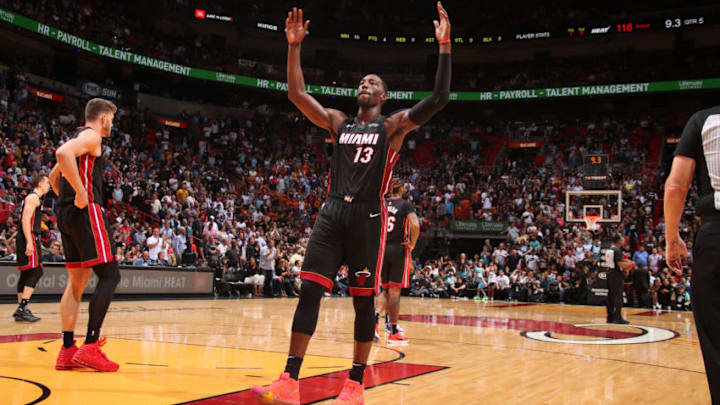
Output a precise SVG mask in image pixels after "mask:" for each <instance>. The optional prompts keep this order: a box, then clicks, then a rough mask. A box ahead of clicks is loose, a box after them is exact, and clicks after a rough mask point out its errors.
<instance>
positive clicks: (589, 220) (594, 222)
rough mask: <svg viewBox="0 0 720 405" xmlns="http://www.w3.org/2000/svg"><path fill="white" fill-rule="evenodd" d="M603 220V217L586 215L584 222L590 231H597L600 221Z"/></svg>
mask: <svg viewBox="0 0 720 405" xmlns="http://www.w3.org/2000/svg"><path fill="white" fill-rule="evenodd" d="M600 219H602V216H601V215H585V216H584V217H583V221H585V226H586V227H587V229H588V230H591V231H595V230H597V228H598V221H599V220H600Z"/></svg>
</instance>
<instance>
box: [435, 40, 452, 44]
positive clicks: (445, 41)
mask: <svg viewBox="0 0 720 405" xmlns="http://www.w3.org/2000/svg"><path fill="white" fill-rule="evenodd" d="M449 43H450V40H449V39H446V40H444V41H438V44H440V45H447V44H449Z"/></svg>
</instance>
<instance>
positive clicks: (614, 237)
mask: <svg viewBox="0 0 720 405" xmlns="http://www.w3.org/2000/svg"><path fill="white" fill-rule="evenodd" d="M612 241H613V245H614V244H616V243H618V242H620V241H625V238H624V237H623V236H622V235H620V234H619V233H616V234H615V236H613V238H612Z"/></svg>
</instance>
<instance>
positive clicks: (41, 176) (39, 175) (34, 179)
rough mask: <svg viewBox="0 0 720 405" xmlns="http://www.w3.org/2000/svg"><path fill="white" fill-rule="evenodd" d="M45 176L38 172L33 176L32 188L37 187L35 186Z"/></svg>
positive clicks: (45, 177)
mask: <svg viewBox="0 0 720 405" xmlns="http://www.w3.org/2000/svg"><path fill="white" fill-rule="evenodd" d="M47 178H48V176H46V175H44V174H38V175H37V176H35V177H33V181H32V186H33V188H37V186H39V185H40V183H42V181H43V180H45V179H47Z"/></svg>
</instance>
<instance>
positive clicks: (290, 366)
mask: <svg viewBox="0 0 720 405" xmlns="http://www.w3.org/2000/svg"><path fill="white" fill-rule="evenodd" d="M302 362H303V358H302V357H295V356H288V358H287V363H285V372H286V373H289V374H290V378H293V379H295V380H297V379H298V375H300V366H301V365H302Z"/></svg>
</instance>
